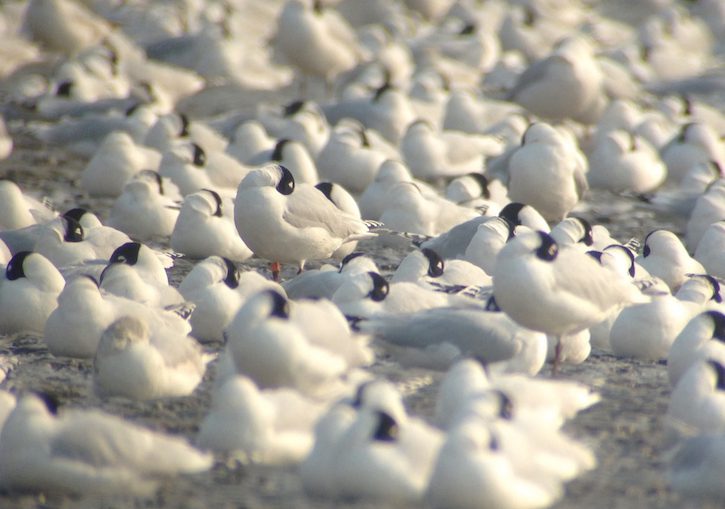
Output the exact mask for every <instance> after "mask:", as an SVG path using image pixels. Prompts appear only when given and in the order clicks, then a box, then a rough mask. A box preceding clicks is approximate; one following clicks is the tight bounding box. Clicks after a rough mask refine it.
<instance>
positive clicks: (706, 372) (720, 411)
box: [665, 358, 725, 436]
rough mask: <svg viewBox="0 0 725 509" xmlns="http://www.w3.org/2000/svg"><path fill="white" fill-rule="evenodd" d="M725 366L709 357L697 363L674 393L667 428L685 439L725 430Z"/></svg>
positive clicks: (688, 370) (671, 398)
mask: <svg viewBox="0 0 725 509" xmlns="http://www.w3.org/2000/svg"><path fill="white" fill-rule="evenodd" d="M723 391H725V366H723V365H722V364H721V363H720V361H718V360H715V359H712V358H707V359H704V360H701V361H697V362H695V363H693V364H692V365H691V366H690V367H689V368H687V371H685V372H684V373H683V374H682V376H681V377H680V379H679V380H678V382H677V385H676V386H675V387H674V389H673V390H672V395H671V396H670V402H669V405H668V406H667V413H666V414H665V423H666V427H667V428H668V429H669V430H670V431H672V432H674V433H675V434H682V435H685V436H688V435H689V436H692V435H702V434H710V433H722V432H723V431H724V430H725V392H723Z"/></svg>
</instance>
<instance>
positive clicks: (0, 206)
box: [0, 180, 56, 232]
mask: <svg viewBox="0 0 725 509" xmlns="http://www.w3.org/2000/svg"><path fill="white" fill-rule="evenodd" d="M55 216H56V213H55V212H54V211H52V210H50V209H49V207H48V206H47V205H46V204H44V203H42V202H41V201H40V200H37V199H35V198H33V197H32V196H30V195H27V194H24V193H23V191H22V190H21V189H20V187H19V186H18V185H17V184H16V183H15V182H13V181H11V180H0V232H3V231H7V230H17V229H19V228H25V227H27V226H31V225H34V224H36V223H38V222H46V221H49V220H50V219H53V218H54V217H55Z"/></svg>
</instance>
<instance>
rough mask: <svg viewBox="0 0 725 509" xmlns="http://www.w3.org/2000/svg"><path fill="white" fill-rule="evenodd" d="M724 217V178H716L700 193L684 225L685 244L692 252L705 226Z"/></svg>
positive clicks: (705, 228)
mask: <svg viewBox="0 0 725 509" xmlns="http://www.w3.org/2000/svg"><path fill="white" fill-rule="evenodd" d="M722 219H725V178H721V179H719V180H716V181H715V182H714V183H713V184H712V185H710V186H709V187H708V188H707V190H706V191H705V192H704V193H703V194H702V195H700V197H699V198H698V199H697V201H696V202H695V206H694V208H693V209H692V212H691V213H690V219H689V220H688V221H687V226H686V227H685V245H686V246H687V248H688V249H689V250H690V251H691V252H693V251H695V250H696V249H697V245H698V244H699V243H700V239H702V236H703V235H704V233H705V230H707V228H708V227H709V226H710V225H711V224H713V223H715V222H717V221H720V220H722Z"/></svg>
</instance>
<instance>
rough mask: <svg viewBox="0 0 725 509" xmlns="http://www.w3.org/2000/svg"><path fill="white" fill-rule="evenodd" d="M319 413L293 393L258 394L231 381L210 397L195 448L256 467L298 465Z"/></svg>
mask: <svg viewBox="0 0 725 509" xmlns="http://www.w3.org/2000/svg"><path fill="white" fill-rule="evenodd" d="M324 408H325V406H324V405H323V404H321V403H319V402H317V401H314V400H312V399H310V398H307V397H305V396H303V395H302V394H300V393H299V392H297V391H295V390H294V389H289V388H279V389H266V390H260V389H259V388H258V387H257V386H256V385H255V384H254V382H253V381H252V380H250V379H249V378H246V377H244V376H240V375H237V376H235V377H233V378H230V379H229V380H227V381H226V382H224V384H223V385H222V386H221V387H219V388H217V389H216V391H215V392H214V395H213V398H212V407H211V410H210V411H209V413H208V414H207V415H206V417H205V418H204V420H203V421H202V422H201V425H200V427H199V433H198V435H197V438H196V443H197V445H198V446H199V447H201V448H203V449H208V450H211V451H215V452H227V453H232V454H234V455H239V456H241V457H242V458H244V459H246V460H247V461H250V462H253V463H257V464H264V465H287V464H295V463H299V462H301V461H302V460H303V459H304V458H305V457H306V456H307V454H308V453H309V452H310V450H311V449H312V444H313V427H314V425H315V422H316V421H317V419H318V418H319V417H320V416H321V414H322V413H323V411H324ZM292 416H294V417H292Z"/></svg>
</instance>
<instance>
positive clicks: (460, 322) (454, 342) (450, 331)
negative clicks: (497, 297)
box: [359, 308, 546, 374]
mask: <svg viewBox="0 0 725 509" xmlns="http://www.w3.org/2000/svg"><path fill="white" fill-rule="evenodd" d="M359 326H360V329H361V330H362V331H364V332H370V333H372V334H374V335H375V336H376V337H378V338H381V339H383V340H384V341H385V342H386V346H388V348H389V349H390V350H391V351H393V353H394V354H395V355H396V357H398V358H399V359H401V362H402V363H403V364H404V365H417V366H422V367H426V368H430V369H447V368H448V367H450V366H451V364H453V363H454V362H455V361H456V360H458V359H460V358H463V357H474V358H475V359H477V360H478V361H480V362H481V363H484V364H486V365H488V364H492V365H496V366H497V367H496V369H501V370H507V371H516V370H519V371H523V372H527V373H533V374H535V373H537V372H538V371H539V370H540V369H541V367H542V366H543V364H544V362H545V360H546V336H545V335H544V334H542V333H540V332H535V331H532V330H529V329H525V328H523V327H520V326H519V325H518V324H516V323H515V322H514V321H513V320H511V319H510V318H509V317H508V316H506V315H505V314H504V313H496V312H489V311H483V310H473V309H455V308H436V309H427V310H423V311H420V312H417V313H408V314H396V315H385V316H379V317H373V318H372V319H371V320H367V321H363V322H361V323H360V324H359Z"/></svg>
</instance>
